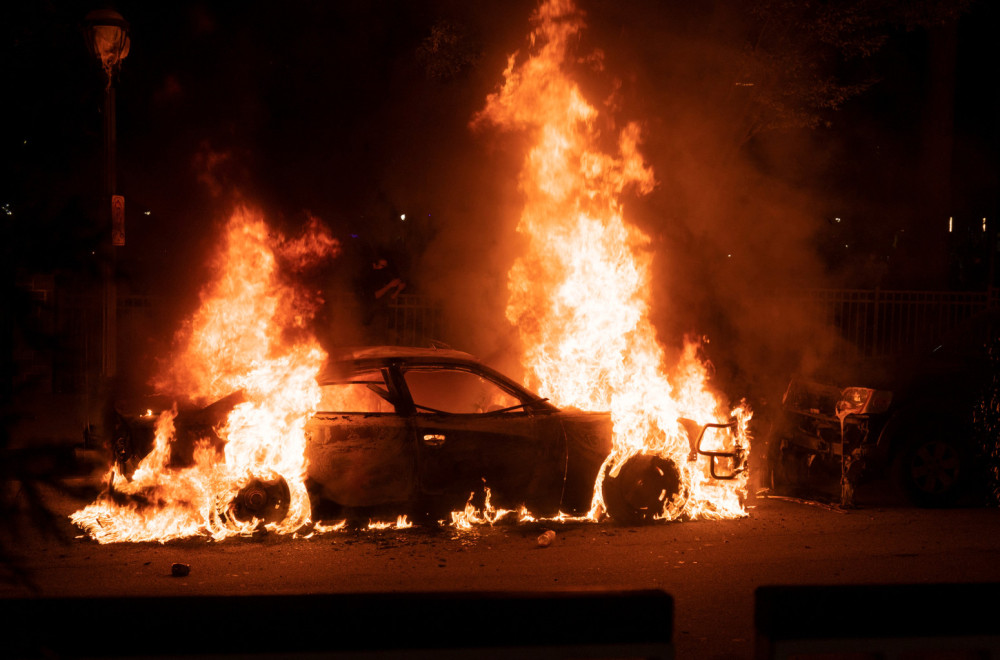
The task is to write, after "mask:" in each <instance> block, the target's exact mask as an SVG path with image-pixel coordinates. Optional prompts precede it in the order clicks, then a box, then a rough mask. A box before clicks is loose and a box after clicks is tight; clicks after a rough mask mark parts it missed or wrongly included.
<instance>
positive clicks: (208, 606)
mask: <svg viewBox="0 0 1000 660" xmlns="http://www.w3.org/2000/svg"><path fill="white" fill-rule="evenodd" d="M0 621H3V623H4V631H5V632H4V641H3V643H2V647H3V649H4V653H3V655H4V657H16V658H22V657H24V658H34V657H44V658H53V657H56V658H67V657H72V658H77V657H85V658H123V657H128V658H164V657H198V658H221V657H229V658H237V657H238V658H265V657H267V658H296V657H299V658H303V657H307V656H308V657H323V658H366V659H375V658H379V659H382V658H385V659H393V660H396V659H400V658H444V659H446V660H447V659H449V658H463V659H464V658H475V659H476V660H487V659H490V658H654V659H657V660H671V659H672V658H673V657H674V655H673V645H672V635H673V599H672V597H671V596H670V595H669V594H667V593H665V592H663V591H658V590H650V591H629V592H611V593H607V592H555V593H463V592H457V593H419V594H407V593H404V594H310V595H301V596H299V595H295V596H229V597H225V596H207V597H163V598H38V599H34V598H21V599H0Z"/></svg>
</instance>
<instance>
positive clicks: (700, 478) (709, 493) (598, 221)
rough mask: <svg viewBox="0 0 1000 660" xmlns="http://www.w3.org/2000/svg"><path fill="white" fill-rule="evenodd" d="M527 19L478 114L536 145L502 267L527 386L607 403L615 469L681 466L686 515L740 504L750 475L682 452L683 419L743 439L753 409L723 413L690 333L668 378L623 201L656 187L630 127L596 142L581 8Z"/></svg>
mask: <svg viewBox="0 0 1000 660" xmlns="http://www.w3.org/2000/svg"><path fill="white" fill-rule="evenodd" d="M532 21H533V24H534V30H533V32H532V33H531V52H530V53H529V54H528V56H527V57H523V58H519V56H518V54H517V53H515V54H514V55H512V56H511V57H510V58H509V60H508V67H507V69H506V71H505V72H504V82H503V84H502V86H501V88H500V89H499V91H498V92H496V93H494V94H492V95H490V96H489V98H488V99H487V104H486V107H485V109H484V110H483V111H482V112H481V113H480V115H479V116H478V117H477V118H476V122H478V123H483V122H490V123H492V124H495V125H497V126H499V127H501V128H505V129H509V130H516V131H521V132H524V133H526V134H527V135H528V136H529V138H530V141H531V143H532V144H533V146H532V147H531V148H530V149H529V151H528V153H527V157H526V158H525V160H524V165H523V169H522V172H521V176H520V182H519V184H520V190H521V192H522V193H523V195H524V198H525V207H524V210H523V213H522V215H521V218H520V222H519V224H518V231H519V232H520V233H521V234H523V235H524V236H525V237H526V238H527V244H528V247H527V253H526V254H525V255H524V256H522V257H521V258H519V259H517V261H516V262H515V263H514V265H513V267H512V268H511V270H510V273H509V276H508V285H509V290H510V298H509V302H508V306H507V318H508V319H509V320H510V321H511V322H512V323H514V324H515V325H516V326H517V328H518V331H519V333H520V337H521V340H522V344H523V346H524V355H523V360H522V361H523V364H524V366H525V367H526V369H527V371H528V373H529V377H530V378H531V379H532V381H533V382H532V383H531V384H532V385H533V386H534V387H535V389H537V390H538V391H539V393H540V394H542V395H543V396H547V397H549V398H550V399H551V400H552V401H554V402H555V403H556V404H557V405H561V406H569V407H576V408H580V409H584V410H610V411H611V414H612V421H613V427H614V440H615V449H614V452H613V454H612V455H611V456H610V457H609V459H608V463H607V464H606V465H607V466H608V470H609V472H610V473H614V471H615V470H616V469H617V468H619V467H620V466H621V465H622V464H623V463H624V462H625V461H626V460H627V459H628V458H630V457H631V456H633V455H635V454H636V453H639V452H644V453H653V454H658V455H660V456H663V457H669V458H671V459H672V460H673V461H674V462H675V464H676V465H677V466H679V469H680V471H681V473H682V475H681V477H682V482H683V484H684V492H685V493H686V495H687V499H686V501H685V502H684V503H683V506H682V511H683V513H684V514H686V515H688V516H691V517H729V516H738V515H743V514H744V513H745V511H744V508H743V504H742V497H741V495H743V494H744V493H745V488H746V475H745V473H744V474H743V475H742V476H740V477H739V478H737V479H734V480H730V481H723V482H719V481H716V480H714V479H712V478H711V476H710V474H709V466H708V461H707V459H705V458H704V457H702V458H701V459H700V460H698V461H697V462H690V461H689V460H688V458H689V453H690V444H689V440H688V435H687V434H686V433H685V431H684V429H683V428H682V427H681V424H680V423H679V422H678V420H679V419H680V418H688V419H693V420H697V421H698V422H699V423H701V424H704V423H708V422H715V421H718V420H723V421H728V420H729V418H730V415H731V414H732V415H737V416H739V418H740V423H739V424H738V425H737V428H736V431H735V432H733V433H730V434H728V435H729V436H731V437H728V438H727V437H722V435H721V434H720V437H719V438H717V439H716V441H717V442H719V443H728V444H729V445H732V444H733V443H734V442H739V443H740V444H742V445H743V446H744V447H746V446H747V438H746V435H747V433H746V421H747V419H748V412H745V411H744V410H743V409H738V410H735V411H731V410H729V409H728V406H726V405H724V404H723V402H722V401H721V400H720V399H719V398H718V397H717V396H716V395H715V394H714V393H713V392H712V391H711V390H710V388H709V386H708V373H707V370H706V365H705V364H703V363H702V362H701V361H700V360H699V358H698V350H697V348H698V346H697V345H696V344H695V343H692V342H688V344H687V347H686V350H685V351H684V352H683V356H682V358H681V360H680V361H679V363H678V364H677V365H676V366H675V367H674V368H673V369H672V370H669V375H668V370H667V369H666V367H665V365H664V362H665V355H664V351H663V349H662V348H661V346H660V345H659V344H658V342H657V340H656V332H655V328H654V327H653V325H652V323H651V321H650V318H649V307H650V303H649V295H650V290H651V287H650V277H651V276H650V269H651V264H652V257H651V254H650V253H649V251H648V245H649V238H648V237H647V236H646V235H645V234H644V233H643V232H642V231H640V230H639V229H638V228H636V227H634V226H632V225H630V224H629V223H628V222H626V220H625V218H624V209H623V204H622V201H621V200H622V197H623V195H624V194H625V193H627V192H630V191H635V192H637V193H640V194H646V193H649V192H651V191H652V189H653V187H654V185H655V180H654V177H653V172H652V170H651V169H650V168H649V167H648V166H647V165H646V164H645V162H644V160H643V158H642V155H641V154H640V153H639V150H638V145H639V138H640V129H639V126H638V125H636V124H634V123H631V124H629V125H627V126H625V127H624V129H622V130H621V131H620V132H619V133H618V135H617V153H614V154H609V153H604V152H602V151H601V150H600V148H599V146H598V145H599V144H600V138H601V135H600V131H599V130H598V112H597V110H596V109H595V108H594V107H593V106H592V105H591V104H590V103H588V101H587V100H586V99H585V98H584V96H583V93H582V92H581V90H580V88H579V86H578V85H577V84H576V83H575V82H573V80H572V78H571V77H570V76H569V74H568V71H567V70H568V68H569V66H570V65H571V64H573V63H574V62H575V60H574V59H573V58H572V56H571V53H570V46H571V44H573V43H576V42H577V36H578V34H579V32H580V31H581V30H582V28H583V27H584V23H583V19H582V15H581V14H580V12H578V11H577V9H576V8H575V7H574V5H573V3H572V2H571V1H570V0H549V1H548V2H545V3H544V4H543V5H541V6H540V7H539V9H538V10H537V11H536V12H535V14H534V15H533V17H532ZM718 448H721V447H718ZM604 474H605V473H604V472H603V471H602V474H601V477H599V480H598V484H597V487H596V489H595V503H594V509H593V510H592V511H591V515H592V516H595V517H596V516H598V515H600V513H601V509H602V507H603V503H602V501H601V490H600V482H601V479H603V475H604ZM682 511H681V510H675V511H665V512H664V514H663V515H664V516H665V517H674V516H676V515H679V514H680V513H681V512H682Z"/></svg>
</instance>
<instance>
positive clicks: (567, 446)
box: [113, 346, 612, 519]
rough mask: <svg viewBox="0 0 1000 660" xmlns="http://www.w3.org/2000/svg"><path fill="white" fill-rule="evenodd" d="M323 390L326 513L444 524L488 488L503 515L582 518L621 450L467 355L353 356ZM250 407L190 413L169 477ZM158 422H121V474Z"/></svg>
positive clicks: (257, 505) (317, 434) (318, 439)
mask: <svg viewBox="0 0 1000 660" xmlns="http://www.w3.org/2000/svg"><path fill="white" fill-rule="evenodd" d="M317 380H318V383H319V385H320V388H321V394H322V399H321V402H320V404H319V407H318V411H317V412H316V414H315V415H314V416H313V417H312V418H311V419H310V420H309V421H308V423H307V425H306V450H305V451H306V459H307V461H308V479H307V487H308V489H309V491H310V497H311V500H312V502H313V505H314V509H315V508H316V507H320V508H322V509H323V510H324V513H325V512H327V511H330V512H333V511H336V512H337V513H346V514H347V515H354V516H358V517H362V516H368V515H381V514H388V513H409V514H411V515H414V516H415V517H417V518H418V519H431V518H433V519H437V518H440V517H442V516H444V515H447V512H449V511H454V510H460V509H461V508H462V507H463V506H464V505H465V503H466V501H467V500H468V499H469V497H470V493H474V492H475V493H479V494H482V493H483V492H484V488H485V487H488V488H489V489H490V492H491V496H492V504H493V506H495V507H497V508H517V507H519V506H521V505H524V506H526V507H528V509H529V510H530V511H531V512H532V513H534V514H536V515H539V514H540V515H550V514H555V513H556V512H558V511H560V510H561V511H564V512H566V513H584V512H586V511H587V510H588V509H589V507H590V504H591V498H592V495H593V487H594V482H595V480H596V478H597V474H598V471H599V470H600V467H601V465H602V463H603V461H604V459H605V458H606V457H607V456H608V454H609V453H610V452H611V448H612V444H611V442H612V440H611V419H610V415H609V414H608V413H593V412H579V411H570V410H560V409H558V408H556V407H555V406H553V405H552V404H550V403H549V402H548V401H546V400H545V399H543V398H541V397H539V396H538V395H536V394H534V393H532V392H530V391H528V390H526V389H525V388H523V387H522V386H521V385H519V384H518V383H516V382H515V381H513V380H511V379H510V378H507V377H506V376H504V375H502V374H500V373H499V372H497V371H495V370H494V369H491V368H490V367H488V366H486V365H484V364H482V363H481V362H479V361H478V360H476V359H475V358H473V357H472V356H471V355H469V354H467V353H463V352H460V351H455V350H450V349H433V348H431V349H424V348H406V347H395V346H392V347H370V348H364V349H356V350H351V351H346V352H344V353H343V354H341V355H338V356H336V357H333V358H331V359H330V360H329V362H328V365H327V366H326V368H325V369H324V370H323V372H322V373H321V374H320V376H319V377H318V379H317ZM240 400H241V399H240V395H239V393H235V394H234V395H233V396H231V397H227V398H225V399H222V400H220V401H218V402H216V403H214V404H212V405H210V406H208V407H206V408H201V409H196V410H189V411H181V412H180V413H179V414H178V416H177V419H176V420H175V426H176V433H175V440H174V442H173V446H172V453H171V462H170V466H171V467H180V466H183V465H186V464H190V462H191V460H192V452H193V449H192V448H193V446H194V443H195V442H196V441H197V440H198V439H199V438H209V439H210V440H212V441H214V442H217V443H219V444H220V445H221V441H220V440H219V438H218V436H217V435H216V433H215V431H214V428H213V427H215V426H217V425H218V424H219V423H220V422H221V421H222V420H224V419H225V415H226V414H227V413H228V411H229V410H230V409H232V407H233V406H234V405H236V404H237V403H239V401H240ZM154 423H155V417H153V416H151V415H149V414H146V415H121V416H120V418H119V424H118V428H117V430H116V437H115V441H114V449H113V450H114V454H115V456H114V459H115V461H116V462H117V464H118V467H119V469H120V471H121V472H122V473H123V474H126V475H129V474H130V473H131V470H134V468H135V465H136V464H137V463H138V460H140V459H141V458H142V457H143V456H145V455H146V454H147V453H148V452H149V451H150V450H151V448H152V442H153V426H154ZM281 492H282V489H280V488H278V487H275V486H274V485H273V484H258V485H257V486H255V490H254V492H252V493H247V494H246V495H245V499H246V506H245V507H244V508H246V509H247V510H248V511H249V512H250V513H253V512H254V511H260V510H264V509H266V508H268V506H270V505H269V504H268V503H267V501H266V500H267V499H268V498H269V497H270V498H271V499H273V498H274V497H275V493H278V495H277V496H278V497H279V498H280V493H281ZM270 508H272V509H274V508H277V509H278V510H280V506H270Z"/></svg>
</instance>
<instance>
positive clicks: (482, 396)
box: [403, 369, 524, 415]
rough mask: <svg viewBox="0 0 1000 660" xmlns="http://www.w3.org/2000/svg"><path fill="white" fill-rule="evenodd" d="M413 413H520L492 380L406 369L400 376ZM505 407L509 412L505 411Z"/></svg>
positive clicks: (513, 399)
mask: <svg viewBox="0 0 1000 660" xmlns="http://www.w3.org/2000/svg"><path fill="white" fill-rule="evenodd" d="M403 377H404V379H405V380H406V386H407V388H409V390H410V396H412V397H413V403H414V404H415V405H416V406H417V412H423V413H427V412H443V413H452V414H458V415H462V414H466V415H467V414H477V413H479V414H483V413H489V412H498V411H507V412H510V413H523V412H524V409H523V408H521V407H520V404H521V401H520V400H519V399H518V398H517V397H515V396H513V395H511V394H510V393H509V392H507V391H506V390H504V389H502V388H501V387H500V386H499V385H497V384H496V383H494V382H493V381H490V380H487V379H485V378H483V377H482V376H480V375H479V374H474V373H472V372H471V371H463V370H458V369H409V370H407V371H406V372H404V374H403ZM508 408H510V409H512V410H509V411H508V410H507V409H508Z"/></svg>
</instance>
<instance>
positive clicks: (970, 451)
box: [768, 313, 998, 506]
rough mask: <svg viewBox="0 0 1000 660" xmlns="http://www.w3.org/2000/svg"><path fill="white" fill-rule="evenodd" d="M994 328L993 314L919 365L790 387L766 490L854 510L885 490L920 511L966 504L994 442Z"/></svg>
mask: <svg viewBox="0 0 1000 660" xmlns="http://www.w3.org/2000/svg"><path fill="white" fill-rule="evenodd" d="M997 328H998V325H997V321H996V314H995V313H987V314H984V315H980V316H978V317H975V318H973V319H970V321H969V322H967V323H965V324H963V325H962V326H961V327H959V328H957V329H956V330H955V331H954V332H952V333H950V335H949V336H947V337H946V338H944V339H943V340H941V341H940V342H937V343H935V345H934V346H933V347H931V348H930V349H929V350H927V351H924V352H922V353H917V354H916V355H911V356H902V357H897V358H887V359H882V360H874V359H869V360H866V361H862V362H860V363H857V364H852V365H839V366H838V367H837V368H836V369H834V370H832V371H831V372H830V373H827V374H825V375H824V376H812V377H810V378H806V377H801V376H796V377H793V378H792V379H791V382H790V383H789V385H788V388H787V390H786V391H785V394H784V397H783V400H782V407H781V411H780V415H779V421H778V423H777V424H776V425H775V428H774V430H773V432H772V434H771V437H770V438H769V441H768V467H769V475H770V484H769V485H770V486H771V487H772V488H773V489H774V490H775V491H776V492H779V493H782V492H787V493H791V494H796V495H805V496H817V495H819V496H823V495H827V496H828V495H831V494H834V493H835V494H836V497H838V498H839V500H840V502H841V504H844V505H853V504H854V503H855V489H856V488H857V487H858V486H859V485H862V484H865V483H870V482H874V481H876V480H884V481H888V482H890V483H891V484H892V485H893V486H894V487H895V488H896V490H897V491H898V492H900V493H901V494H903V495H905V496H906V497H907V498H908V499H909V500H910V501H911V502H912V503H914V504H917V505H920V506H948V505H952V504H955V503H959V502H961V501H968V500H969V499H970V498H971V497H973V496H974V491H973V489H971V488H970V487H971V486H974V485H982V484H981V483H980V482H981V481H982V477H983V476H984V475H982V474H979V472H981V471H980V470H977V458H979V457H981V456H982V455H983V454H984V453H986V454H988V453H989V452H991V451H993V450H994V449H995V444H996V442H997V438H995V437H992V438H991V437H988V436H989V435H991V434H990V433H989V432H986V433H984V430H983V429H982V428H979V426H977V423H976V422H975V415H976V413H975V411H976V409H977V406H981V405H982V403H983V401H985V400H989V399H990V398H991V397H993V398H994V400H995V397H996V396H997V393H996V391H995V387H996V378H995V377H996V374H995V371H996V369H997V358H996V355H993V356H992V357H991V356H990V355H989V354H988V350H987V349H988V347H989V346H990V345H991V343H995V342H996V332H997ZM987 445H992V448H991V447H990V446H987ZM831 485H832V486H833V488H832V489H831Z"/></svg>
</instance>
